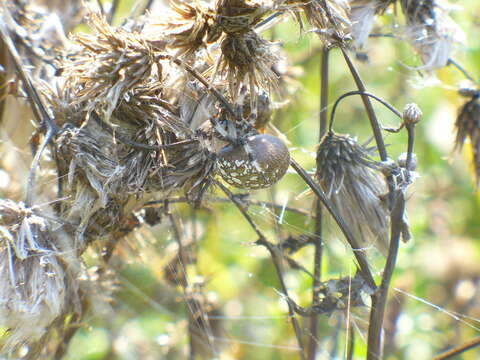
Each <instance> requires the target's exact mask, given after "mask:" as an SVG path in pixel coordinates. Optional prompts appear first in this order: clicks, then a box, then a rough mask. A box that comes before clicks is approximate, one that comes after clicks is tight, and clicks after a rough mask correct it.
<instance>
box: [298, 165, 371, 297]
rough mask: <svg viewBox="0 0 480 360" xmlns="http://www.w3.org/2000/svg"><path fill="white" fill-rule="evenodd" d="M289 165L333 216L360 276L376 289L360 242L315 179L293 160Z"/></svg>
mask: <svg viewBox="0 0 480 360" xmlns="http://www.w3.org/2000/svg"><path fill="white" fill-rule="evenodd" d="M290 165H291V166H292V167H293V169H294V170H295V171H296V172H297V173H298V174H299V175H300V177H301V178H302V179H303V180H304V181H305V183H306V184H307V185H308V186H309V187H310V189H312V190H313V192H314V193H315V194H316V195H317V196H318V198H319V199H320V201H321V202H322V204H323V206H325V207H326V208H327V210H328V212H329V213H330V214H331V215H332V216H333V219H334V220H335V222H336V223H337V224H338V226H339V227H340V230H341V231H342V233H343V234H344V235H345V238H346V239H347V241H348V243H349V244H350V247H351V248H352V250H353V254H354V256H355V258H356V259H357V262H358V265H359V267H360V273H361V274H362V277H363V278H364V280H365V282H366V283H367V285H368V286H369V287H370V288H371V289H372V290H374V289H376V288H377V286H376V284H375V280H374V279H373V275H372V273H371V271H370V268H369V267H368V262H367V258H366V257H365V252H364V250H363V249H362V247H361V246H360V244H359V243H358V242H357V240H356V239H355V237H354V236H353V234H352V232H351V231H350V229H349V228H348V226H347V224H346V223H345V221H344V220H343V218H342V217H341V216H340V215H339V214H338V212H337V210H336V209H335V206H334V205H333V204H332V202H331V201H330V200H329V199H328V198H327V196H326V195H325V193H324V192H323V191H322V189H321V188H320V187H319V186H318V185H317V184H316V183H315V181H313V179H312V178H311V177H310V175H308V174H307V172H306V171H305V170H304V169H303V168H302V167H301V166H300V165H299V164H298V163H297V162H296V161H295V160H293V159H291V160H290Z"/></svg>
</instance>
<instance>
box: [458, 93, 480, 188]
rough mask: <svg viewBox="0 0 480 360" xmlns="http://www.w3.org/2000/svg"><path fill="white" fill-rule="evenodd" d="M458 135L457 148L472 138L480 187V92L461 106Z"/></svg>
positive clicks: (479, 185) (476, 176)
mask: <svg viewBox="0 0 480 360" xmlns="http://www.w3.org/2000/svg"><path fill="white" fill-rule="evenodd" d="M455 128H456V130H457V136H456V138H455V148H456V149H459V150H460V149H461V148H462V147H463V144H464V143H465V140H466V139H467V137H468V138H469V139H470V143H471V145H472V152H473V166H474V169H475V178H476V187H477V189H478V188H479V187H480V92H478V91H477V92H476V93H474V96H472V97H471V98H470V100H468V101H467V102H466V103H465V104H464V105H463V106H462V107H461V108H460V111H459V113H458V116H457V121H456V122H455Z"/></svg>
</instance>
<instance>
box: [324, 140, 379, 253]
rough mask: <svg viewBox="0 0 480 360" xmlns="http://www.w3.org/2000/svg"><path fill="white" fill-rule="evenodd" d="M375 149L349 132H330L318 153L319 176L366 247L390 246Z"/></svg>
mask: <svg viewBox="0 0 480 360" xmlns="http://www.w3.org/2000/svg"><path fill="white" fill-rule="evenodd" d="M371 152H372V150H371V149H367V148H365V147H364V146H361V145H359V144H358V143H357V142H356V140H354V139H352V138H351V137H349V136H346V135H337V134H333V133H329V134H327V135H326V136H325V137H324V138H323V140H322V142H321V144H320V146H319V148H318V152H317V173H316V177H317V179H318V181H319V182H320V185H321V187H322V189H323V190H324V191H325V193H326V195H327V196H328V197H329V198H330V200H331V201H332V202H333V203H334V204H335V206H336V208H337V210H338V212H339V214H340V215H341V216H342V217H343V218H344V219H345V221H346V223H347V225H348V226H349V227H350V229H352V231H353V234H354V236H355V237H356V239H357V240H358V242H359V244H361V246H363V247H368V246H370V245H374V246H376V247H377V248H378V249H379V250H380V251H381V252H382V253H384V254H385V253H386V250H387V248H388V211H387V209H386V207H385V206H384V203H383V201H382V196H383V195H384V194H385V193H386V192H387V189H386V184H385V180H384V178H383V176H382V175H381V174H380V173H379V172H378V171H377V169H378V165H377V163H376V162H375V161H373V160H372V159H371V158H370V154H371Z"/></svg>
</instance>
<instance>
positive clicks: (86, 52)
mask: <svg viewBox="0 0 480 360" xmlns="http://www.w3.org/2000/svg"><path fill="white" fill-rule="evenodd" d="M89 20H90V25H91V27H92V30H93V33H92V34H78V35H76V36H74V37H73V40H74V42H75V43H76V44H77V46H78V47H77V48H76V49H75V51H74V53H72V54H68V55H69V56H68V57H65V60H64V62H63V63H61V64H60V67H61V68H62V69H63V71H64V75H65V77H66V83H67V84H68V86H69V87H70V88H71V92H72V93H73V94H74V95H75V101H74V103H73V104H72V105H75V104H85V109H84V110H85V111H86V112H88V113H90V112H91V111H93V110H94V109H96V110H97V111H99V110H101V109H103V113H104V115H105V119H106V120H108V119H109V118H110V116H111V114H112V112H113V111H114V109H115V108H116V107H117V105H118V104H119V102H120V101H121V100H122V98H123V96H124V95H125V93H126V92H128V91H129V90H131V89H132V88H133V87H134V86H135V85H137V84H139V83H140V82H142V81H144V80H145V79H147V78H154V79H157V80H160V78H161V76H162V67H161V65H160V64H159V61H158V60H157V59H156V56H155V55H156V54H155V52H154V48H153V46H152V44H151V43H150V42H149V41H147V40H146V39H145V38H144V37H142V36H141V35H140V34H138V33H129V32H127V31H125V30H123V29H121V28H113V27H111V26H109V25H108V24H107V22H106V21H105V19H103V18H102V17H100V16H99V15H97V14H95V13H91V14H90V17H89Z"/></svg>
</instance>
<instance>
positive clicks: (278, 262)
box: [215, 181, 305, 360]
mask: <svg viewBox="0 0 480 360" xmlns="http://www.w3.org/2000/svg"><path fill="white" fill-rule="evenodd" d="M215 184H216V185H218V187H219V188H220V189H221V190H222V191H223V192H224V193H225V195H227V196H228V198H229V199H230V200H231V201H232V202H233V203H234V204H235V205H236V206H237V208H238V209H239V210H240V212H241V213H242V215H243V217H244V218H245V219H246V220H247V221H248V223H249V224H250V226H251V227H252V229H253V230H254V231H255V232H256V233H257V236H258V238H259V239H258V240H257V241H256V244H258V245H262V246H265V247H266V248H267V250H268V251H269V252H270V255H271V258H272V262H273V264H274V266H275V270H276V271H277V276H278V279H279V281H280V287H281V291H282V295H283V296H285V298H286V299H287V304H288V314H289V317H290V320H291V322H292V326H293V329H294V331H295V336H296V337H297V342H298V346H299V348H300V358H301V359H302V360H305V350H304V346H303V340H302V333H301V329H300V325H299V323H298V320H297V318H296V316H295V310H294V306H293V304H291V301H290V297H289V295H288V288H287V285H286V284H285V280H284V278H283V266H282V259H281V257H280V256H279V254H278V252H279V249H278V247H277V246H275V245H274V244H272V243H271V242H270V241H268V240H267V238H266V237H265V236H264V235H263V233H262V232H261V230H260V229H259V228H258V226H257V224H256V223H255V221H253V219H252V217H251V216H250V215H249V214H248V213H247V212H246V211H245V209H244V206H243V204H242V202H241V200H239V199H238V198H237V197H236V196H235V195H234V194H233V193H232V192H231V191H230V190H228V189H227V187H226V186H224V185H223V184H222V183H221V182H219V181H215Z"/></svg>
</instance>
